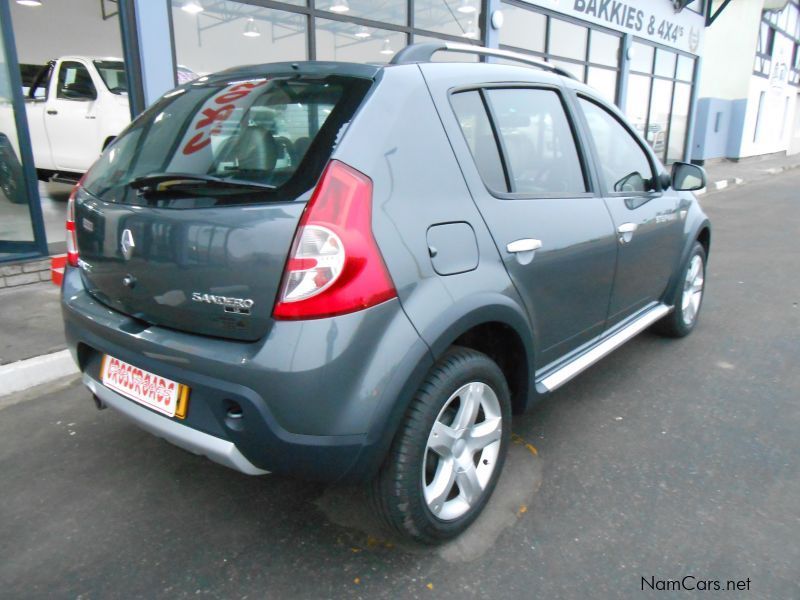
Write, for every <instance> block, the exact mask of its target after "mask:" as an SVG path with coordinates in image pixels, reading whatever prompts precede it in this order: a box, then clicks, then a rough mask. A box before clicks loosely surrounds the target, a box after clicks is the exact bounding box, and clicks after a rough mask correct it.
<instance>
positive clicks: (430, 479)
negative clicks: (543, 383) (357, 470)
mask: <svg viewBox="0 0 800 600" xmlns="http://www.w3.org/2000/svg"><path fill="white" fill-rule="evenodd" d="M510 431H511V401H510V393H509V390H508V384H507V383H506V380H505V377H504V376H503V372H502V371H501V370H500V368H499V367H498V366H497V364H495V363H494V361H492V360H491V359H490V358H489V357H488V356H486V355H485V354H482V353H480V352H476V351H475V350H471V349H468V348H461V347H453V348H451V349H450V350H448V352H447V353H446V354H445V355H444V356H443V357H442V358H441V359H440V360H439V361H438V362H437V363H436V364H435V365H434V366H433V368H432V369H431V371H430V372H429V373H428V376H427V378H426V379H425V382H424V383H423V384H422V386H421V387H420V389H419V391H418V392H417V394H416V396H415V397H414V400H413V401H412V402H411V406H410V407H409V409H408V412H407V413H406V418H405V421H404V422H403V424H402V425H401V426H400V430H399V431H398V433H397V436H396V437H395V440H394V442H393V443H392V447H391V449H390V451H389V454H388V456H387V458H386V460H385V462H384V464H383V467H382V468H381V471H380V473H379V474H378V476H377V477H376V478H375V480H374V481H373V483H372V487H371V495H372V499H373V502H374V504H375V507H376V509H377V512H378V513H379V514H380V515H381V516H382V517H383V519H384V521H385V522H386V523H387V524H388V525H389V526H390V527H391V528H392V529H394V530H396V531H398V532H399V533H401V534H403V535H405V536H409V537H411V538H413V539H415V540H417V541H420V542H423V543H428V544H433V543H436V542H440V541H443V540H447V539H450V538H453V537H455V536H457V535H459V534H460V533H461V532H463V531H464V530H465V529H466V528H467V527H469V525H470V524H471V523H472V522H473V521H474V520H475V519H476V518H477V517H478V515H479V514H480V513H481V511H482V510H483V508H484V506H485V505H486V503H487V502H488V500H489V497H490V496H491V495H492V491H493V490H494V487H495V485H496V484H497V479H498V477H499V475H500V471H501V470H502V468H503V462H504V461H505V456H506V452H507V450H508V440H509V436H510Z"/></svg>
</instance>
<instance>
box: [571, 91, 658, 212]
mask: <svg viewBox="0 0 800 600" xmlns="http://www.w3.org/2000/svg"><path fill="white" fill-rule="evenodd" d="M573 94H574V100H575V109H576V112H577V113H578V118H579V119H580V121H581V126H582V127H583V130H584V132H585V134H586V138H587V142H586V143H587V144H588V145H589V147H590V148H591V152H592V157H593V160H594V166H595V175H596V177H597V179H598V182H599V184H600V188H601V195H602V196H603V197H605V198H641V199H643V200H645V201H646V202H647V201H650V200H653V199H655V198H660V197H661V196H663V195H664V191H665V190H664V189H663V188H662V186H661V177H660V175H661V173H662V170H661V169H659V168H658V167H659V166H661V164H660V162H659V161H657V160H656V156H655V153H654V152H653V149H652V148H651V147H650V144H648V143H647V142H646V141H644V140H643V139H642V137H641V136H640V135H639V134H638V133H637V132H636V130H635V129H633V128H632V127H631V126H630V125H628V123H627V121H626V119H625V117H624V116H623V115H621V113H620V112H619V110H618V109H616V108H614V107H612V106H610V105H609V104H608V103H607V102H605V101H604V100H602V99H601V98H599V97H597V96H593V95H591V94H589V93H586V92H585V91H583V90H581V91H578V90H573ZM580 100H585V101H587V102H591V103H592V104H595V105H596V106H598V107H599V108H600V109H602V110H605V111H606V112H607V113H608V114H609V115H610V116H611V118H613V119H614V120H615V121H616V122H617V123H619V124H620V126H622V128H623V129H624V130H625V131H626V132H627V133H628V135H630V136H631V138H632V139H633V141H634V142H635V143H636V144H637V145H638V146H639V149H640V150H641V151H642V152H644V155H645V157H646V159H647V162H648V163H649V164H650V169H651V172H652V174H653V185H654V189H652V190H650V191H645V192H615V191H613V186H609V185H608V182H607V181H606V177H605V174H604V173H603V169H602V167H601V161H600V155H599V153H598V151H597V147H596V145H595V141H594V136H593V135H592V131H591V129H590V127H589V122H588V120H587V119H586V115H585V114H584V112H583V109H582V108H581V105H580ZM642 204H645V202H642ZM642 204H639V205H637V206H636V208H638V206H641V205H642Z"/></svg>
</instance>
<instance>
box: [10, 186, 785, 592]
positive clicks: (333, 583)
mask: <svg viewBox="0 0 800 600" xmlns="http://www.w3.org/2000/svg"><path fill="white" fill-rule="evenodd" d="M798 186H800V173H798V172H795V173H792V174H787V175H782V176H779V177H774V178H772V179H770V180H769V181H767V182H762V183H758V184H752V185H745V186H742V187H740V188H736V189H734V190H731V191H726V192H722V193H716V194H712V195H709V196H707V197H705V198H704V199H703V204H704V206H705V207H706V209H707V211H708V213H709V214H710V216H711V218H712V220H713V226H714V230H713V234H712V251H711V260H710V264H709V270H708V277H707V284H708V287H707V294H706V299H705V303H704V306H703V312H702V315H701V319H700V322H699V325H698V328H697V330H696V331H695V332H694V333H693V334H692V335H691V336H690V337H688V338H687V339H684V340H666V339H662V338H659V337H656V336H654V335H652V334H649V333H645V334H643V335H641V336H640V337H638V338H637V339H635V340H633V341H632V342H631V343H629V344H628V345H626V346H625V347H623V348H621V349H620V350H618V351H617V352H615V353H614V354H613V355H611V356H610V357H608V358H607V359H605V360H604V361H603V362H602V363H601V364H599V365H597V366H595V367H593V368H592V369H590V370H589V371H587V372H586V373H584V374H582V375H581V376H580V377H579V378H578V379H576V380H575V381H573V382H571V383H570V384H568V385H566V386H565V387H564V388H562V389H561V390H559V391H558V392H557V393H556V394H555V395H553V396H551V397H549V398H548V399H546V400H545V401H543V402H542V403H540V404H539V405H537V406H536V407H535V408H534V409H533V411H532V412H531V413H530V414H528V415H526V416H524V417H521V418H518V419H516V420H515V422H514V425H513V429H514V431H515V433H516V434H517V437H516V438H515V440H516V443H515V444H513V445H512V447H511V455H510V459H509V462H508V463H507V466H506V467H507V468H506V469H505V471H504V473H503V477H502V478H501V482H500V487H499V488H498V490H497V493H496V494H495V496H494V497H493V498H492V501H491V503H490V505H489V507H488V509H487V512H486V514H485V515H484V516H483V517H482V518H481V520H480V521H479V522H478V523H477V524H476V527H475V528H474V529H472V530H471V531H470V532H468V534H466V535H465V536H464V537H462V538H460V539H459V540H457V541H456V542H455V543H452V544H449V545H447V546H444V547H441V548H421V547H418V546H413V545H409V544H406V543H402V542H401V541H399V540H396V539H394V538H392V537H391V536H388V535H387V534H386V533H385V532H383V530H382V529H380V527H379V526H377V525H375V520H374V515H372V513H371V512H370V510H369V508H368V507H367V506H366V505H365V503H364V502H363V497H362V496H361V495H360V492H359V490H358V489H357V488H343V487H336V486H330V487H326V486H323V485H319V484H312V483H304V482H299V481H293V480H290V479H286V478H281V477H271V476H267V477H263V478H248V477H246V476H243V475H239V474H237V473H235V472H232V471H229V470H226V469H224V468H222V467H218V466H216V465H214V464H211V463H209V462H207V461H205V460H204V459H201V458H198V457H195V456H191V455H189V454H186V453H184V452H182V451H181V450H178V449H176V448H173V447H171V446H169V445H168V444H167V443H165V442H163V441H161V440H159V439H156V438H154V437H152V436H150V435H148V434H146V433H144V432H142V431H140V430H139V429H137V428H136V427H135V426H133V425H130V424H129V423H127V422H126V421H124V420H123V419H122V418H121V417H119V416H118V415H116V414H114V413H112V412H111V411H110V410H107V411H103V412H98V411H96V410H95V408H94V407H93V405H92V403H91V401H90V398H89V394H88V393H87V392H86V391H85V390H83V389H82V388H81V387H80V385H79V384H77V383H70V382H65V384H63V385H61V386H60V387H57V386H50V387H47V388H45V389H38V390H31V391H29V392H27V393H25V394H23V395H18V396H12V397H8V398H6V399H4V400H3V401H2V402H1V403H0V473H2V488H1V489H2V492H3V494H2V502H0V556H2V560H0V596H4V597H8V598H23V597H24V598H39V597H48V598H76V597H81V598H105V597H119V598H123V597H124V598H148V599H150V598H187V597H198V596H205V597H218V598H233V597H236V598H263V597H282V598H340V597H345V598H349V597H356V598H358V597H364V598H367V597H368V598H391V599H396V598H437V599H439V598H457V599H459V600H463V599H464V598H487V597H494V598H523V597H524V598H530V597H538V598H564V599H572V598H574V599H580V600H584V599H586V598H634V597H639V596H641V592H642V588H643V585H646V584H645V583H643V578H644V579H646V580H647V581H650V580H651V579H650V578H651V577H652V578H654V579H653V582H654V584H655V585H659V584H658V581H662V582H664V581H666V580H670V579H673V580H674V579H679V580H680V579H682V578H683V577H685V576H691V577H694V578H695V579H694V580H691V579H690V580H686V581H688V582H692V581H694V582H695V584H696V583H697V582H698V581H700V580H719V581H720V582H721V584H722V586H723V587H724V586H725V585H726V584H727V581H728V580H732V581H735V582H738V581H741V582H742V583H741V585H743V586H744V585H747V586H748V588H749V590H750V592H749V593H745V594H743V595H742V596H743V597H755V598H764V599H769V598H775V599H781V600H783V599H787V598H800V580H798V565H800V502H798V498H800V436H798V430H800V404H799V403H798V398H800V372H798V368H797V361H798V355H800V308H799V307H798V303H799V302H800V278H798V277H797V275H798V270H797V258H796V257H797V249H796V245H797V240H798V234H800V204H798V201H797V192H796V190H797V189H798ZM661 585H665V584H663V583H662V584H661ZM725 596H726V597H727V595H725ZM665 597H674V595H665ZM731 597H737V596H735V595H731Z"/></svg>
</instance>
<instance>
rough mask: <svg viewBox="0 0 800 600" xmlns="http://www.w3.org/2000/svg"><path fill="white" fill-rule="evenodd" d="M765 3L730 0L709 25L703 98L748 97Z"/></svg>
mask: <svg viewBox="0 0 800 600" xmlns="http://www.w3.org/2000/svg"><path fill="white" fill-rule="evenodd" d="M763 4H764V0H736V1H735V2H731V3H730V4H728V6H727V7H726V8H725V10H724V11H722V14H721V15H720V16H719V17H718V18H717V20H716V21H714V24H713V25H712V26H711V27H709V28H708V29H706V39H705V47H704V49H703V69H702V73H701V75H700V86H699V90H698V91H699V97H700V98H720V99H723V100H737V99H740V98H746V97H747V95H748V90H749V88H750V77H751V75H752V73H753V59H754V57H755V54H756V47H757V46H758V29H759V26H760V24H761V7H762V5H763ZM715 6H716V3H715Z"/></svg>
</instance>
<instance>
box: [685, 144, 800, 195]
mask: <svg viewBox="0 0 800 600" xmlns="http://www.w3.org/2000/svg"><path fill="white" fill-rule="evenodd" d="M797 168H800V154H795V155H792V156H777V157H766V158H762V157H760V156H757V157H754V158H745V159H742V160H740V161H737V162H733V161H729V160H726V161H722V162H717V163H707V164H706V165H705V170H706V175H707V180H708V187H707V188H706V189H705V190H701V191H700V192H698V195H700V194H702V193H706V192H714V191H717V190H722V189H725V188H727V187H730V186H733V185H742V184H745V183H752V182H753V181H759V180H761V179H764V178H766V177H771V176H773V175H778V174H780V173H783V172H785V171H789V170H792V169H797Z"/></svg>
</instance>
